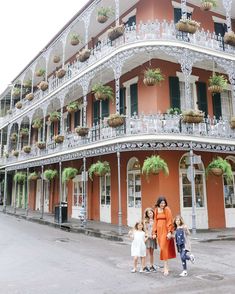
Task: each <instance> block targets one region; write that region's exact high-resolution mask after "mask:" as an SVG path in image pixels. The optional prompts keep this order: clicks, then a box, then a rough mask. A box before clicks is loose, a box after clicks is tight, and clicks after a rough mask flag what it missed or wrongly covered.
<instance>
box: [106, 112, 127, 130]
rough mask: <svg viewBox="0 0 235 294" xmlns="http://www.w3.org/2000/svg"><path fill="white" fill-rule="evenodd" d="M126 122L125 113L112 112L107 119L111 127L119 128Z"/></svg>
mask: <svg viewBox="0 0 235 294" xmlns="http://www.w3.org/2000/svg"><path fill="white" fill-rule="evenodd" d="M124 122H125V116H124V115H123V114H119V113H114V114H110V116H109V117H108V119H107V123H108V125H109V126H110V127H111V128H117V127H119V126H122V125H123V124H124Z"/></svg>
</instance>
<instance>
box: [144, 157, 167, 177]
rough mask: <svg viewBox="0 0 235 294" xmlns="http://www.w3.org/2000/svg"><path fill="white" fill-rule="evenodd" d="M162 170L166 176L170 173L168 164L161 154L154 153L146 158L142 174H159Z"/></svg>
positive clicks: (147, 175)
mask: <svg viewBox="0 0 235 294" xmlns="http://www.w3.org/2000/svg"><path fill="white" fill-rule="evenodd" d="M160 171H163V173H164V174H165V175H166V176H168V175H169V169H168V165H167V163H166V162H165V160H164V159H162V158H161V157H160V156H159V155H152V156H151V157H147V158H146V159H145V160H144V164H143V167H142V174H145V175H146V177H147V178H148V177H149V175H150V174H153V175H157V174H158V173H159V172H160Z"/></svg>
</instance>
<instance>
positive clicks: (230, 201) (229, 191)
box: [223, 177, 235, 208]
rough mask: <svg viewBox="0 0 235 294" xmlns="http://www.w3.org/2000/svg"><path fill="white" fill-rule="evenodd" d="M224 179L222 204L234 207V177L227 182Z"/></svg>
mask: <svg viewBox="0 0 235 294" xmlns="http://www.w3.org/2000/svg"><path fill="white" fill-rule="evenodd" d="M223 179H224V204H225V208H235V196H234V178H233V182H232V183H230V182H227V180H226V178H225V177H223Z"/></svg>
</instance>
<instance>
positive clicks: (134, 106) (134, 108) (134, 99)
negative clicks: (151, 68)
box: [130, 84, 138, 116]
mask: <svg viewBox="0 0 235 294" xmlns="http://www.w3.org/2000/svg"><path fill="white" fill-rule="evenodd" d="M130 92H131V116H132V115H134V113H135V114H138V87H137V84H132V85H131V86H130Z"/></svg>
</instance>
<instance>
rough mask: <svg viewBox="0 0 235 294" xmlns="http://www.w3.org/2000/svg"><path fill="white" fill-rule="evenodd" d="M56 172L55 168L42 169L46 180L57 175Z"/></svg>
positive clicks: (50, 179)
mask: <svg viewBox="0 0 235 294" xmlns="http://www.w3.org/2000/svg"><path fill="white" fill-rule="evenodd" d="M57 174H58V172H57V170H56V169H47V170H45V171H44V173H43V177H44V178H45V179H46V180H47V181H52V180H53V179H54V178H55V177H56V176H57Z"/></svg>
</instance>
